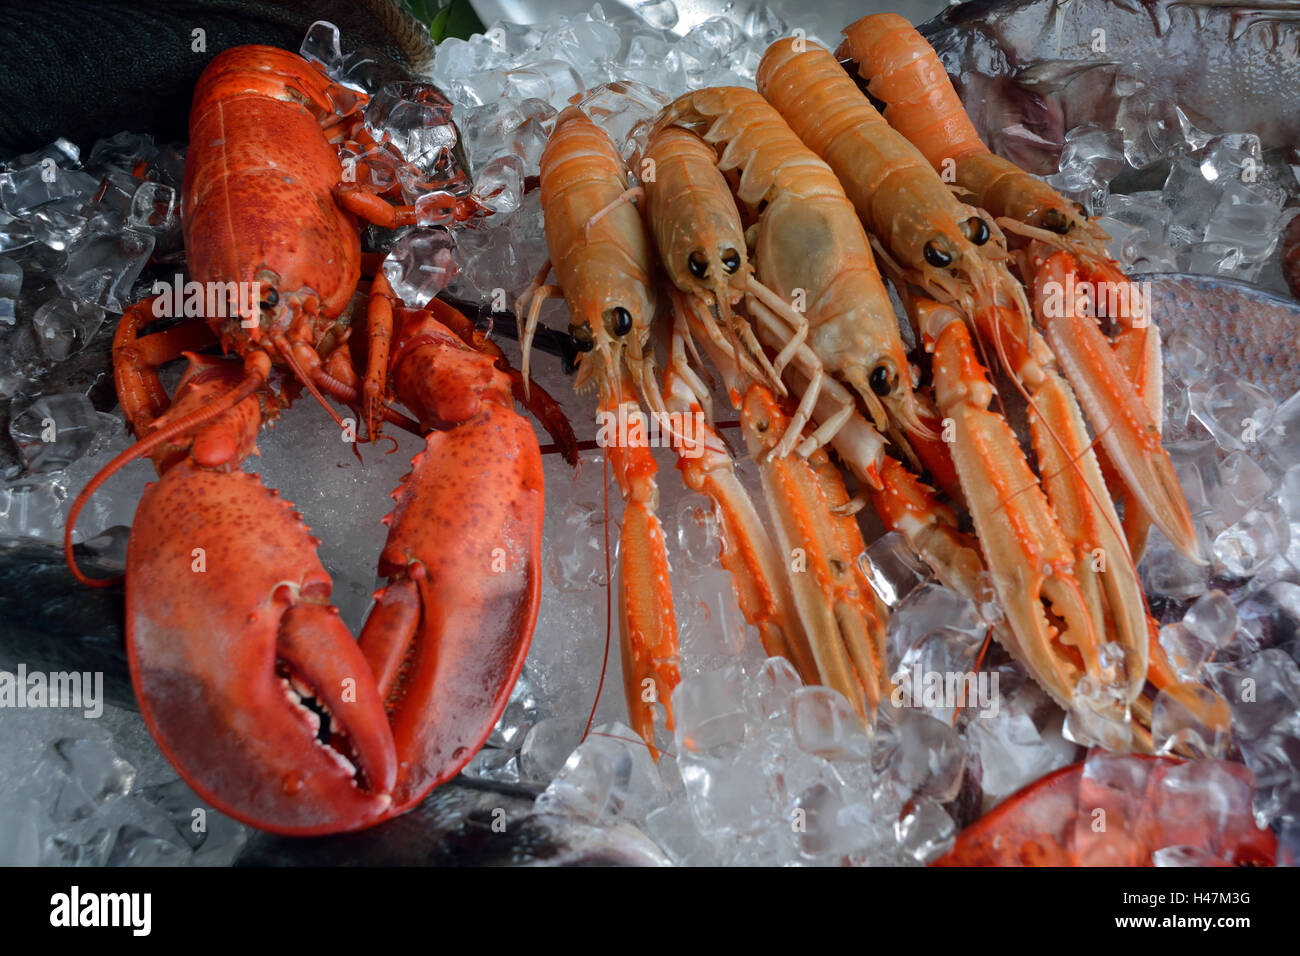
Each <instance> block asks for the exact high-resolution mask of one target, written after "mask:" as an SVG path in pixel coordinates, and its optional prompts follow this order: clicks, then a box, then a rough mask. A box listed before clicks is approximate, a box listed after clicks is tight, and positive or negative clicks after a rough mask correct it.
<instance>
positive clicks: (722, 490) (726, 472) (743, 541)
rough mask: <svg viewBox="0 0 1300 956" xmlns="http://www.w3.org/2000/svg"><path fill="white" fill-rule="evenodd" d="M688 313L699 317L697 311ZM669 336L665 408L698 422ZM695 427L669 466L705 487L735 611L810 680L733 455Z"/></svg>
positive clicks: (678, 346)
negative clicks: (714, 511) (714, 513)
mask: <svg viewBox="0 0 1300 956" xmlns="http://www.w3.org/2000/svg"><path fill="white" fill-rule="evenodd" d="M692 317H693V318H694V319H695V320H696V321H697V322H698V321H699V317H698V316H695V315H694V314H693V315H692ZM680 320H681V314H680V313H679V315H678V317H677V321H680ZM710 341H711V342H713V344H714V346H715V347H717V348H721V349H724V350H726V351H727V352H730V353H731V355H732V357H733V359H734V355H735V350H734V349H731V348H730V347H729V346H728V345H727V344H726V343H725V342H722V343H719V342H714V341H713V340H712V339H710ZM672 343H673V344H672V359H671V361H670V362H669V363H668V367H667V368H666V369H665V370H664V396H665V400H666V402H667V405H668V409H669V411H670V412H673V413H677V414H679V415H682V416H683V417H684V416H686V415H695V416H697V417H696V421H697V422H700V419H701V418H702V415H703V413H702V410H701V408H700V405H699V399H698V397H697V396H696V394H695V391H694V389H693V388H692V387H691V385H690V384H689V382H690V374H689V369H688V368H686V367H685V364H686V356H685V336H684V334H683V332H682V330H681V329H680V327H678V326H676V325H675V326H674V330H673V339H672ZM697 431H699V432H702V434H698V435H693V436H691V437H692V438H693V439H694V441H692V442H688V441H679V442H677V443H676V447H677V454H678V464H677V468H678V470H679V471H681V473H682V480H683V481H684V482H685V483H686V485H687V487H689V488H692V489H694V490H695V491H698V492H701V493H703V494H706V495H708V496H709V498H710V499H712V501H713V503H714V505H715V506H716V507H717V513H718V518H719V521H720V523H721V525H722V555H721V560H722V566H723V567H725V568H726V569H727V571H728V572H729V573H730V575H731V582H732V587H733V589H734V590H735V593H736V599H737V601H738V603H739V604H740V610H741V613H742V614H743V615H744V617H745V620H746V621H748V622H749V623H750V624H751V625H753V626H754V627H755V628H757V629H758V633H759V638H760V640H762V642H763V648H764V650H766V651H767V653H768V654H769V655H773V656H780V657H784V658H786V660H788V661H790V662H791V663H792V664H794V665H795V667H796V668H797V669H798V671H799V673H800V675H801V676H802V677H803V678H804V680H805V681H808V682H814V681H815V680H816V677H817V666H816V661H815V658H814V657H813V653H812V648H811V647H810V646H809V645H808V638H807V636H806V635H805V634H804V630H803V627H802V626H801V624H800V622H799V619H798V616H797V614H796V613H795V611H794V607H793V599H792V596H791V593H790V586H789V583H788V581H787V579H786V574H785V571H784V569H783V567H782V562H781V559H780V557H779V556H778V554H777V551H776V548H775V546H774V545H773V544H772V539H771V537H770V536H769V535H768V533H767V529H766V528H765V527H764V525H763V521H762V518H760V517H759V514H758V509H757V508H756V507H755V505H754V501H753V499H752V498H750V496H749V493H748V492H747V491H746V490H745V487H744V485H742V484H741V483H740V480H739V479H738V478H737V476H736V472H735V463H734V462H733V461H732V458H731V455H730V453H728V451H727V449H726V446H725V445H723V443H722V440H721V439H720V438H719V437H718V436H717V435H716V434H715V433H714V432H713V431H712V430H711V429H709V428H708V426H706V425H703V424H702V422H701V423H700V424H699V425H698V426H697Z"/></svg>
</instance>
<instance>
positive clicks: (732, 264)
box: [722, 249, 740, 276]
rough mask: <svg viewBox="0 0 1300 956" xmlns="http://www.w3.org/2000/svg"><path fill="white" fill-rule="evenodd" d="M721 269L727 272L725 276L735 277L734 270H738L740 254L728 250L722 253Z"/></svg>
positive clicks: (733, 250)
mask: <svg viewBox="0 0 1300 956" xmlns="http://www.w3.org/2000/svg"><path fill="white" fill-rule="evenodd" d="M722 268H724V269H726V270H727V275H729V276H732V275H735V274H736V270H737V269H739V268H740V253H739V252H737V251H736V250H735V249H728V250H727V251H726V252H724V253H723V254H722Z"/></svg>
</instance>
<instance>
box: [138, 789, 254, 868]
mask: <svg viewBox="0 0 1300 956" xmlns="http://www.w3.org/2000/svg"><path fill="white" fill-rule="evenodd" d="M137 793H138V796H139V798H140V799H141V800H143V801H144V802H145V803H147V804H149V805H150V806H152V807H154V808H156V809H157V810H158V811H159V812H161V813H162V814H163V815H164V816H165V817H166V818H167V819H168V820H169V821H170V822H171V824H172V826H174V827H175V828H176V832H177V833H178V834H179V835H180V837H181V839H183V840H184V841H185V842H186V843H187V844H188V845H189V847H190V849H192V850H196V851H198V855H197V856H196V857H195V859H194V862H195V863H196V864H200V865H204V866H228V865H229V864H230V863H231V862H232V861H233V860H234V858H235V856H236V855H237V854H238V853H239V851H240V849H241V848H242V847H243V846H244V844H245V843H246V842H247V841H248V833H249V830H248V828H247V827H245V826H244V825H243V824H240V823H237V822H236V821H234V820H232V819H231V818H230V817H228V816H226V815H225V814H224V813H221V812H219V811H217V810H215V809H213V808H212V807H211V806H209V805H208V804H207V803H205V802H204V801H202V800H200V799H199V798H198V796H197V795H195V793H194V791H193V790H191V789H190V788H189V786H188V785H187V784H186V783H185V781H184V780H173V781H171V782H170V783H163V784H157V785H155V786H150V787H144V788H142V789H141V790H139V791H137Z"/></svg>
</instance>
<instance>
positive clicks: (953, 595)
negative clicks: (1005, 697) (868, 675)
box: [885, 582, 985, 671]
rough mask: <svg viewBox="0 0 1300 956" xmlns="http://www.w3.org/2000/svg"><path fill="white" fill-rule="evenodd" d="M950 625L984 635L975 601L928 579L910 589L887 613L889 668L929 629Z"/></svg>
mask: <svg viewBox="0 0 1300 956" xmlns="http://www.w3.org/2000/svg"><path fill="white" fill-rule="evenodd" d="M944 627H949V628H953V629H954V630H958V631H964V632H966V633H968V634H971V635H978V636H979V637H980V638H981V639H982V638H983V636H984V631H985V624H984V622H983V621H982V620H981V619H980V615H979V609H978V608H977V607H976V606H975V604H974V602H972V601H971V600H969V599H968V598H965V597H963V596H962V595H960V594H958V593H957V592H956V591H953V590H951V589H949V588H946V587H944V586H943V585H941V584H936V583H933V582H931V583H929V584H925V585H922V586H921V587H919V588H917V589H915V590H914V591H912V592H911V593H910V594H909V595H908V596H907V597H906V598H904V600H903V601H902V603H900V604H899V605H898V607H896V608H895V609H894V613H893V614H891V615H890V618H889V624H888V625H887V626H886V631H885V646H886V648H887V650H888V662H889V665H890V669H891V671H893V670H897V669H898V667H899V666H900V664H901V662H902V660H903V658H904V656H905V655H906V654H907V652H908V651H909V650H910V649H911V648H912V647H913V646H914V645H916V644H917V643H919V642H920V640H921V638H923V637H925V636H926V635H927V634H929V633H930V632H931V631H936V630H938V629H939V628H944Z"/></svg>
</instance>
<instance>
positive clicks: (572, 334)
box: [569, 322, 596, 352]
mask: <svg viewBox="0 0 1300 956" xmlns="http://www.w3.org/2000/svg"><path fill="white" fill-rule="evenodd" d="M569 341H570V342H572V343H573V347H574V349H576V350H577V351H579V352H590V351H591V350H592V349H593V348H594V347H595V345H596V340H595V339H594V338H593V337H592V334H591V326H590V325H588V324H587V323H586V322H583V323H582V325H575V326H574V327H573V328H571V329H569Z"/></svg>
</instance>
